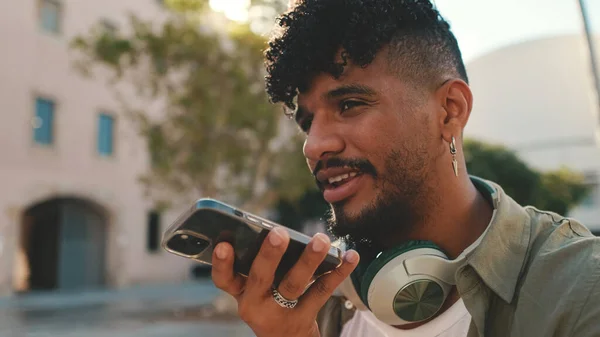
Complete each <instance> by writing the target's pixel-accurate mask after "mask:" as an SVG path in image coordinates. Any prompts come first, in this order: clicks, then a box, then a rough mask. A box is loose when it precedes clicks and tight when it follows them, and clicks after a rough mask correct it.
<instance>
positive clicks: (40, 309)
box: [0, 281, 254, 337]
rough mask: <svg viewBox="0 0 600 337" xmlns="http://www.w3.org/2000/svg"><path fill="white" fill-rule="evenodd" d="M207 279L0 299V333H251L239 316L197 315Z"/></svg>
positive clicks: (80, 336) (16, 336)
mask: <svg viewBox="0 0 600 337" xmlns="http://www.w3.org/2000/svg"><path fill="white" fill-rule="evenodd" d="M217 294H218V290H217V289H215V288H214V287H213V286H212V285H211V283H210V282H208V281H206V282H204V281H202V282H198V283H194V284H185V285H172V286H160V287H139V288H133V289H127V290H119V291H94V292H85V293H77V294H69V293H43V294H29V295H21V296H13V297H7V298H0V337H54V336H57V337H59V336H60V337H141V336H144V337H192V336H193V337H253V336H254V335H253V334H252V331H250V329H248V328H247V327H246V326H245V325H244V324H242V323H240V322H238V321H224V320H215V319H212V320H208V319H203V318H201V311H199V310H198V309H199V308H200V307H201V305H202V304H206V303H208V302H209V301H210V300H211V299H213V298H214V297H215V296H216V295H217Z"/></svg>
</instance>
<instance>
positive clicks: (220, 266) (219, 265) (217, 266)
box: [211, 242, 245, 297]
mask: <svg viewBox="0 0 600 337" xmlns="http://www.w3.org/2000/svg"><path fill="white" fill-rule="evenodd" d="M234 256H235V254H234V253H233V247H232V246H231V245H230V244H229V243H227V242H221V243H219V244H218V245H217V246H216V247H215V249H214V251H213V256H212V271H211V274H212V280H213V282H214V284H215V286H216V287H217V288H219V289H221V290H223V291H225V292H226V293H229V294H230V295H231V296H234V297H237V296H239V295H240V294H241V293H242V291H243V290H244V282H245V280H244V278H243V277H242V276H241V275H240V274H238V273H236V272H234V271H233V260H234Z"/></svg>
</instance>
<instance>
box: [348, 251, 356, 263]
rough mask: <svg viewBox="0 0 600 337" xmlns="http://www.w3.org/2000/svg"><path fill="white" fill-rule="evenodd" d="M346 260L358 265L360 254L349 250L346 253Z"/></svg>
mask: <svg viewBox="0 0 600 337" xmlns="http://www.w3.org/2000/svg"><path fill="white" fill-rule="evenodd" d="M345 259H346V262H348V263H356V261H358V253H357V252H355V251H353V250H349V251H348V252H346V256H345Z"/></svg>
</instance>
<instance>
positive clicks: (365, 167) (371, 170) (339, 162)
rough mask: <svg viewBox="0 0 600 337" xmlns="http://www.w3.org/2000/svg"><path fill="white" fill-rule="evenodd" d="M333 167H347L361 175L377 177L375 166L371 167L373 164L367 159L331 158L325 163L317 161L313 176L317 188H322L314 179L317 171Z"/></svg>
mask: <svg viewBox="0 0 600 337" xmlns="http://www.w3.org/2000/svg"><path fill="white" fill-rule="evenodd" d="M335 167H349V168H351V169H354V170H357V171H359V172H360V173H362V174H370V175H371V176H373V177H374V178H376V177H377V170H376V169H375V166H373V164H371V162H370V161H368V160H367V159H359V158H338V157H333V158H329V159H327V160H325V161H323V160H319V161H318V162H317V165H315V169H314V170H313V176H314V177H315V181H316V182H317V186H319V188H321V187H322V186H321V183H320V182H319V181H318V180H317V179H316V177H317V173H319V171H320V170H322V169H326V168H335Z"/></svg>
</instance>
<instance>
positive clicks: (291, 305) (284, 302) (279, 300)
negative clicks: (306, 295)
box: [271, 288, 298, 309]
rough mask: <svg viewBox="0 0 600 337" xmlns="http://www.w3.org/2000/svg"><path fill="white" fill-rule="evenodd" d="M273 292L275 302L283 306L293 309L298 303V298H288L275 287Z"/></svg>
mask: <svg viewBox="0 0 600 337" xmlns="http://www.w3.org/2000/svg"><path fill="white" fill-rule="evenodd" d="M271 292H272V294H273V299H274V300H275V302H276V303H277V304H279V306H280V307H282V308H287V309H292V308H294V307H295V306H296V304H298V300H293V301H290V300H288V299H287V298H285V297H283V296H282V295H281V294H280V293H279V291H277V289H275V288H273V289H272V290H271Z"/></svg>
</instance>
